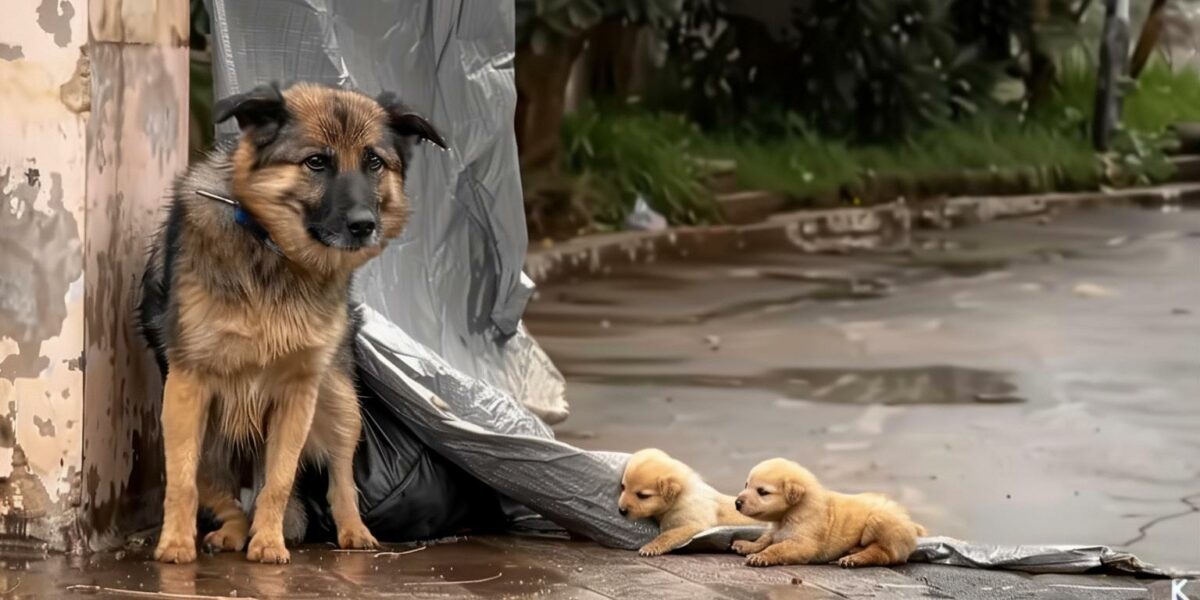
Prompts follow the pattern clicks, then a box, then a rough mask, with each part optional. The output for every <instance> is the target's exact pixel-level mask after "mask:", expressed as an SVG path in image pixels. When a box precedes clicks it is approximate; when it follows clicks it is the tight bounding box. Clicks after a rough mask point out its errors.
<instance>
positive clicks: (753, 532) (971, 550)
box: [675, 525, 1197, 577]
mask: <svg viewBox="0 0 1200 600" xmlns="http://www.w3.org/2000/svg"><path fill="white" fill-rule="evenodd" d="M764 531H766V527H765V526H758V525H740V526H736V527H735V526H729V527H713V528H711V529H706V530H704V531H701V532H700V533H697V534H696V535H695V536H694V537H692V539H690V540H688V541H687V542H686V543H684V544H683V545H682V546H680V547H678V548H676V549H675V551H676V552H724V551H726V550H727V549H728V548H729V546H730V545H731V544H733V542H734V541H736V540H755V539H758V537H759V536H760V535H762V533H763V532H764ZM908 561H909V562H922V563H931V564H938V565H949V566H954V567H971V568H975V569H1004V570H1007V571H1022V572H1025V573H1038V574H1045V573H1107V574H1111V575H1138V576H1144V577H1177V576H1189V575H1190V576H1195V575H1197V574H1195V573H1190V574H1189V573H1182V572H1178V571H1172V570H1165V569H1160V568H1158V567H1156V566H1154V565H1151V564H1147V563H1144V562H1142V561H1141V560H1139V559H1138V558H1137V557H1136V556H1134V555H1132V554H1130V553H1128V552H1121V551H1118V550H1113V549H1112V548H1109V547H1108V546H1059V545H1021V546H1002V545H997V544H983V543H979V542H966V541H963V540H959V539H955V538H952V537H945V536H936V537H923V538H920V539H919V540H918V541H917V549H916V550H915V551H914V552H913V553H912V555H911V556H909V558H908Z"/></svg>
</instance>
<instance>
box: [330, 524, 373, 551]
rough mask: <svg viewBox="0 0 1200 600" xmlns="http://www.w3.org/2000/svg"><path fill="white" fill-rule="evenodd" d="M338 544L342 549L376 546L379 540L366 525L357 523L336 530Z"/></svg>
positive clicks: (364, 548) (362, 548)
mask: <svg viewBox="0 0 1200 600" xmlns="http://www.w3.org/2000/svg"><path fill="white" fill-rule="evenodd" d="M338 546H339V547H341V548H342V549H344V550H351V549H355V550H366V549H370V548H378V547H379V542H378V541H376V540H375V536H373V535H371V531H370V530H369V529H367V526H366V525H363V524H362V523H359V524H358V525H354V526H351V527H347V528H345V529H341V530H339V531H338Z"/></svg>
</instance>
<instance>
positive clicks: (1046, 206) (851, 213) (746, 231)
mask: <svg viewBox="0 0 1200 600" xmlns="http://www.w3.org/2000/svg"><path fill="white" fill-rule="evenodd" d="M1192 203H1200V183H1172V184H1167V185H1161V186H1154V187H1147V188H1130V189H1123V190H1110V191H1098V192H1072V193H1052V194H1030V195H1022V196H969V197H955V198H945V199H941V200H930V201H923V202H919V203H916V204H913V205H908V204H906V203H904V202H903V201H898V202H893V203H889V204H882V205H877V206H871V207H864V208H842V209H830V210H812V211H809V210H805V211H796V212H789V213H781V214H777V215H773V216H772V217H770V218H768V219H767V220H766V221H762V222H759V223H753V224H748V225H706V226H696V227H676V228H671V229H666V230H663V231H623V232H618V233H611V234H601V235H593V236H586V237H581V238H575V239H572V240H569V241H567V242H564V243H562V244H557V245H554V246H551V247H549V248H543V249H534V250H532V251H531V252H530V253H529V254H528V255H527V256H526V258H525V272H526V274H528V275H529V277H530V278H531V279H533V281H534V282H535V283H537V284H539V285H544V284H547V283H552V282H556V281H564V280H569V279H572V278H578V277H588V276H596V275H606V274H608V273H611V272H612V271H614V270H616V269H620V268H621V267H626V266H629V265H635V264H643V263H648V262H654V261H655V260H659V259H661V258H671V259H706V258H708V259H711V258H716V257H720V256H727V255H729V254H731V253H734V252H738V251H744V250H769V249H791V250H796V251H799V252H851V251H855V250H869V249H880V248H899V247H904V246H906V245H907V244H908V241H909V237H910V233H911V231H912V230H913V228H922V229H926V228H934V229H936V228H950V227H964V226H968V225H973V224H977V223H983V222H987V221H992V220H996V219H1013V218H1023V217H1036V216H1040V215H1046V214H1054V213H1057V212H1061V211H1064V210H1077V209H1083V208H1096V207H1100V206H1113V205H1137V206H1151V207H1155V206H1162V207H1169V206H1182V205H1184V204H1192Z"/></svg>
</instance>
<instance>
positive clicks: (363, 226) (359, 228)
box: [346, 214, 375, 238]
mask: <svg viewBox="0 0 1200 600" xmlns="http://www.w3.org/2000/svg"><path fill="white" fill-rule="evenodd" d="M346 227H347V228H348V229H349V230H350V235H353V236H354V237H357V238H365V237H368V236H370V235H371V234H372V233H375V217H373V216H371V215H370V214H366V215H362V216H357V215H356V216H354V217H352V218H351V219H350V221H349V222H347V223H346Z"/></svg>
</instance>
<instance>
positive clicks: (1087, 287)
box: [1074, 282, 1117, 298]
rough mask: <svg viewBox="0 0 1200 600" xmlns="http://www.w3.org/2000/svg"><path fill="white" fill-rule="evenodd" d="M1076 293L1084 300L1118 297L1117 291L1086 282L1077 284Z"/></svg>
mask: <svg viewBox="0 0 1200 600" xmlns="http://www.w3.org/2000/svg"><path fill="white" fill-rule="evenodd" d="M1074 291H1075V295H1076V296H1081V297H1083V298H1108V297H1111V296H1115V295H1117V293H1116V292H1115V291H1113V290H1110V289H1108V288H1106V287H1104V286H1102V285H1098V284H1095V283H1086V282H1083V283H1077V284H1075V290H1074Z"/></svg>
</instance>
